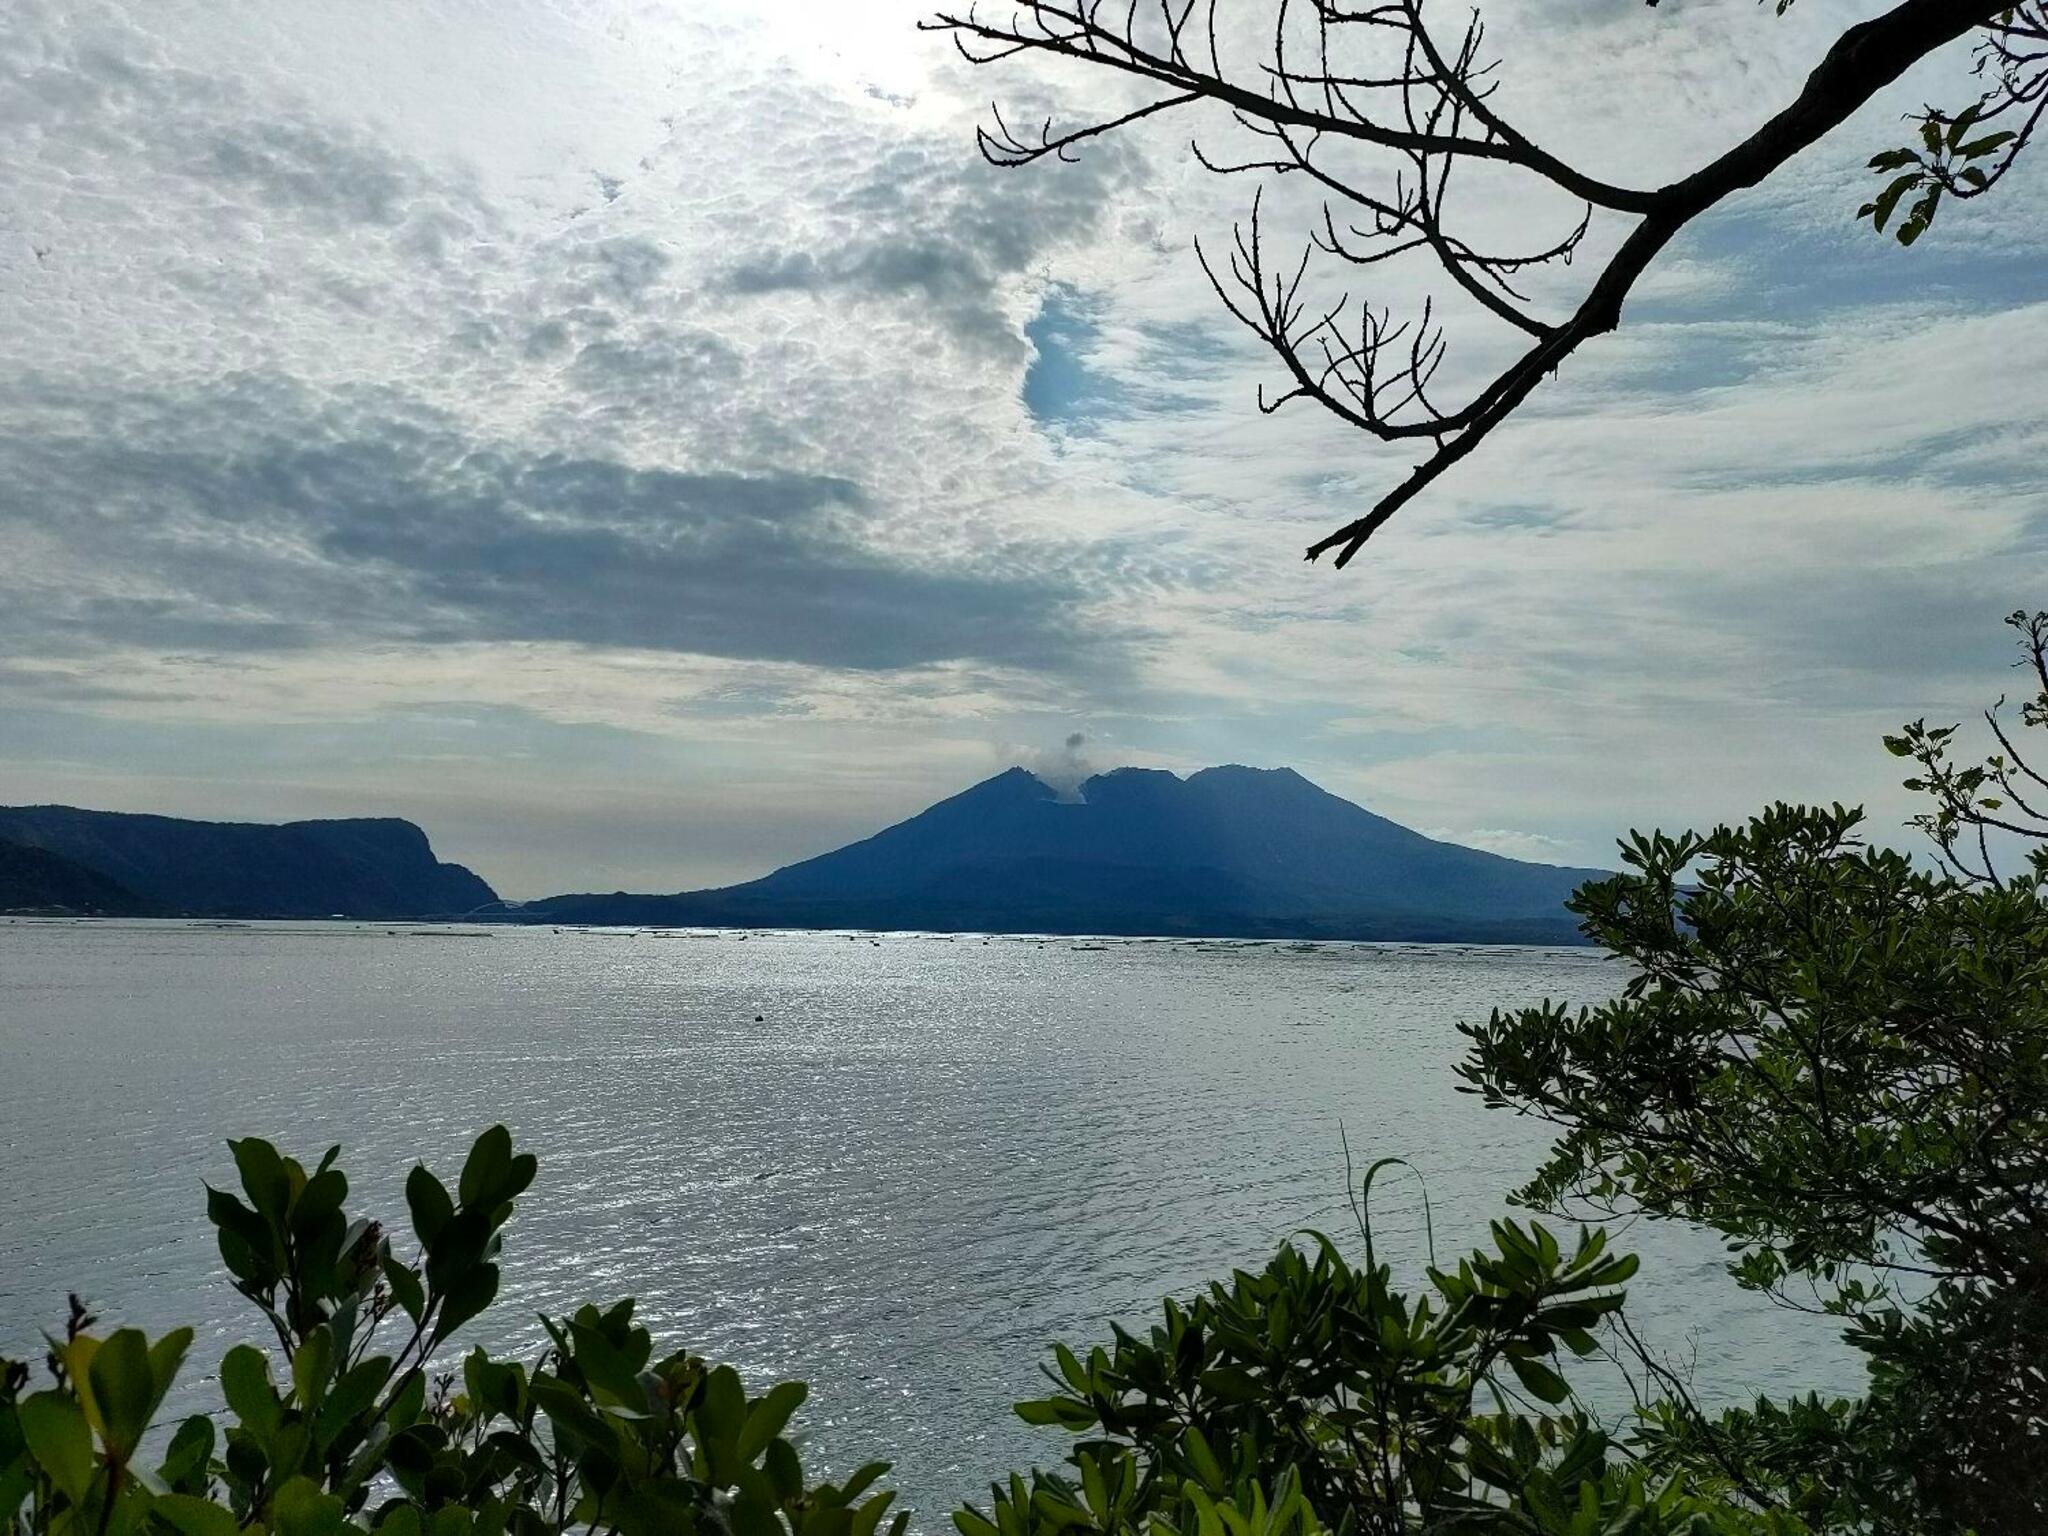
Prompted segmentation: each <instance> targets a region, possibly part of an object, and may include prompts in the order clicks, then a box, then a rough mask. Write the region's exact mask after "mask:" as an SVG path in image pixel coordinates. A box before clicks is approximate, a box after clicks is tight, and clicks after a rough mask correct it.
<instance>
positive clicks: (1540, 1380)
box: [1508, 1355, 1572, 1405]
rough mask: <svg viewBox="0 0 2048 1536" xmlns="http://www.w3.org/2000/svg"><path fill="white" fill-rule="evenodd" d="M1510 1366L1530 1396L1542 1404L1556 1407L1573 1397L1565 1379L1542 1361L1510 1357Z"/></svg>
mask: <svg viewBox="0 0 2048 1536" xmlns="http://www.w3.org/2000/svg"><path fill="white" fill-rule="evenodd" d="M1508 1365H1509V1366H1510V1367H1512V1368H1513V1370H1514V1373H1515V1376H1516V1378H1517V1379H1518V1380H1519V1381H1520V1382H1521V1383H1522V1385H1523V1386H1524V1387H1527V1388H1528V1389H1529V1392H1530V1395H1531V1396H1533V1397H1535V1398H1536V1399H1537V1400H1538V1401H1540V1402H1545V1403H1550V1404H1553V1405H1554V1404H1557V1403H1561V1402H1563V1401H1564V1400H1565V1399H1566V1398H1568V1397H1570V1396H1571V1395H1572V1389H1571V1388H1570V1387H1569V1386H1567V1385H1566V1384H1565V1379H1564V1378H1563V1377H1562V1376H1560V1375H1558V1374H1557V1372H1555V1371H1553V1370H1552V1369H1551V1368H1550V1367H1549V1366H1547V1365H1545V1364H1544V1363H1543V1362H1542V1361H1540V1360H1522V1359H1517V1358H1516V1357H1515V1356H1513V1355H1510V1356H1508Z"/></svg>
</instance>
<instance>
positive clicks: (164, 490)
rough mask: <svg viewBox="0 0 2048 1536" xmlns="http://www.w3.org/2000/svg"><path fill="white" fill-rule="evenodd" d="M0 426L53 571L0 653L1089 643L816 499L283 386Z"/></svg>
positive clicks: (1057, 660)
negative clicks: (543, 447)
mask: <svg viewBox="0 0 2048 1536" xmlns="http://www.w3.org/2000/svg"><path fill="white" fill-rule="evenodd" d="M302 407H303V408H302ZM4 423H5V424H4V427H0V484H5V485H6V487H7V491H6V493H5V496H4V498H0V530H5V534H6V536H7V537H8V538H9V539H10V540H13V541H16V542H17V543H18V546H19V547H23V548H41V549H44V550H45V551H50V550H51V546H52V545H53V544H54V546H55V550H54V552H50V553H46V554H45V556H44V557H43V562H42V564H43V569H42V570H41V572H40V579H39V578H38V574H37V572H36V571H34V570H31V571H29V572H28V573H26V576H27V584H26V587H25V588H22V587H17V592H18V594H19V600H18V601H16V602H14V603H12V604H10V605H9V607H8V610H7V616H6V618H5V619H4V620H0V627H4V630H5V631H9V632H11V633H8V634H7V635H6V639H7V642H8V644H9V646H10V647H26V646H27V645H28V644H29V643H30V642H31V641H32V640H33V639H35V638H37V637H40V638H41V640H42V643H43V644H44V645H45V646H46V647H47V646H48V645H49V643H50V642H51V641H52V640H53V639H55V638H56V637H59V636H64V637H68V638H69V640H70V641H71V643H72V644H73V645H75V646H83V647H87V648H90V647H92V646H95V645H108V646H119V645H141V646H152V645H154V646H162V645H180V644H183V645H212V646H217V647H222V648H227V649H263V648H275V647H291V646H298V645H310V644H317V643H322V642H339V641H345V642H350V643H355V642H361V641H365V640H369V641H467V640H551V641H562V642H569V643H575V644H586V645H597V646H609V647H621V648H635V649H646V650H657V651H676V652H688V653H693V654H700V655H707V656H716V657H728V658H733V659H736V660H767V661H792V662H801V663H808V664H813V665H819V666H831V667H841V668H853V669H878V668H898V667H913V666H920V665H928V664H933V663H939V662H947V661H957V660H969V661H978V662H984V663H991V664H997V665H1005V666H1013V667H1021V668H1027V669H1051V668H1058V667H1061V666H1064V665H1066V664H1068V663H1069V662H1071V661H1072V660H1073V659H1074V656H1075V653H1076V651H1077V649H1078V648H1080V647H1081V646H1082V645H1083V644H1084V643H1085V642H1086V641H1088V640H1089V639H1090V631H1089V626H1088V623H1087V620H1086V617H1085V612H1084V604H1083V601H1082V593H1081V591H1080V589H1079V587H1078V586H1077V585H1076V583H1075V581H1074V579H1073V577H1072V576H1071V574H1069V575H1066V576H1027V575H1018V574H1013V573H1011V572H1009V571H1006V570H1001V569H994V568H991V567H988V566H985V565H980V564H976V563H974V562H972V561H964V562H963V561H960V560H953V561H948V562H921V561H915V560H911V559H907V558H905V557H903V556H901V555H894V554H889V553H885V552H883V551H882V550H879V549H877V548H874V547H871V545H870V544H869V543H868V542H867V541H866V540H864V538H863V527H864V524H865V522H866V520H867V518H868V516H869V512H870V507H869V499H868V497H867V496H866V495H865V493H864V492H863V491H862V490H861V488H860V487H859V486H857V485H855V484H854V483H852V482H851V481H848V480H845V479H841V478H837V477H833V476H827V475H814V474H803V473H793V472H776V471H762V472H758V473H747V474H742V473H733V472H706V473H690V472H683V471H677V470H673V469H665V468H658V467H657V468H647V467H638V466H634V465H630V464H626V463H622V462H618V461H616V460H608V459H601V458H594V457H578V456H575V455H570V454H562V453H530V452H522V451H520V450H519V449H518V448H516V447H510V446H505V445H494V444H488V443H480V442H478V441H476V440H474V439H472V438H470V437H468V436H465V435H463V434H462V433H460V432H459V431H457V430H456V429H455V428H454V427H453V426H452V425H451V424H450V423H448V422H446V421H444V420H440V419H437V418H435V417H433V416H430V415H426V414H423V413H418V412H414V413H412V414H411V415H409V416H400V415H395V414H391V413H390V411H389V410H388V409H387V410H379V409H377V408H376V406H375V405H370V406H359V407H357V408H354V409H348V408H344V407H342V406H339V405H333V404H329V405H326V406H310V405H307V404H306V403H305V402H303V401H301V400H300V399H299V397H298V396H297V394H296V392H294V391H292V390H290V389H288V388H281V387H279V386H277V385H276V384H275V383H274V382H273V383H265V384H259V383H257V382H255V381H250V382H248V383H247V384H245V385H244V387H242V388H241V389H239V390H236V391H230V392H226V393H223V394H220V395H216V396H210V397H205V398H199V399H190V398H187V399H180V400H176V401H172V400H164V399H157V398H136V399H129V400H123V401H118V402H115V401H110V400H109V399H107V398H106V397H104V396H95V397H91V398H87V399H79V400H73V401H69V402H66V401H64V400H63V399H62V398H61V397H54V396H53V394H52V392H50V391H47V390H45V391H43V392H42V393H41V395H40V398H39V401H38V402H36V403H35V404H33V405H32V404H31V403H30V402H27V401H20V400H17V401H15V402H13V403H12V406H11V408H9V409H7V410H6V411H5V415H4ZM19 580H21V576H20V574H18V575H17V581H19Z"/></svg>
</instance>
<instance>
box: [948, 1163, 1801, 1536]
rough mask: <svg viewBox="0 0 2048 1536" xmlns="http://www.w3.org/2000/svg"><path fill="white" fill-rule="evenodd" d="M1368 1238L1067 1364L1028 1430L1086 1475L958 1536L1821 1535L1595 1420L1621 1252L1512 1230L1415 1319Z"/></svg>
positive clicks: (1418, 1302)
mask: <svg viewBox="0 0 2048 1536" xmlns="http://www.w3.org/2000/svg"><path fill="white" fill-rule="evenodd" d="M1366 1187H1367V1191H1368V1193H1369V1192H1370V1188H1371V1178H1370V1176H1368V1178H1367V1182H1366ZM1361 1228H1362V1230H1363V1232H1364V1235H1365V1239H1366V1258H1365V1263H1364V1265H1363V1266H1362V1267H1356V1268H1354V1267H1353V1266H1352V1265H1350V1264H1349V1263H1347V1262H1346V1260H1345V1259H1344V1257H1343V1255H1342V1254H1341V1253H1340V1252H1339V1251H1338V1249H1337V1248H1336V1246H1335V1245H1334V1244H1333V1243H1331V1242H1330V1241H1329V1240H1328V1239H1327V1238H1324V1237H1321V1236H1320V1235H1315V1236H1314V1241H1313V1246H1312V1248H1311V1249H1310V1250H1309V1251H1307V1252H1303V1251H1301V1250H1299V1249H1297V1248H1294V1247H1292V1246H1289V1247H1284V1248H1282V1249H1281V1250H1280V1252H1279V1253H1278V1255H1276V1256H1275V1258H1274V1259H1273V1261H1272V1262H1271V1263H1270V1264H1269V1265H1267V1267H1266V1268H1265V1269H1264V1270H1263V1271H1262V1272H1260V1273H1258V1274H1250V1273H1246V1272H1244V1271H1239V1272H1238V1273H1236V1274H1235V1275H1233V1276H1232V1278H1231V1280H1230V1282H1229V1283H1228V1284H1217V1285H1213V1286H1211V1287H1210V1288H1209V1290H1208V1292H1207V1293H1206V1294H1205V1295H1202V1296H1199V1297H1196V1298H1195V1299H1193V1300H1192V1301H1190V1302H1188V1303H1186V1304H1185V1305H1183V1304H1181V1303H1178V1302H1174V1301H1171V1300H1169V1301H1168V1302H1166V1303H1165V1307H1164V1316H1163V1318H1162V1320H1161V1321H1160V1322H1159V1323H1157V1324H1156V1325H1154V1326H1153V1327H1152V1328H1151V1330H1150V1331H1149V1333H1148V1334H1147V1335H1146V1336H1145V1337H1142V1338H1140V1337H1138V1336H1136V1335H1134V1334H1132V1333H1130V1332H1128V1331H1126V1330H1124V1329H1122V1328H1118V1329H1117V1330H1116V1331H1115V1342H1114V1345H1113V1347H1111V1348H1109V1349H1102V1348H1097V1349H1093V1350H1091V1351H1089V1353H1088V1355H1087V1356H1086V1358H1085V1359H1084V1358H1083V1357H1081V1356H1079V1355H1077V1354H1076V1353H1074V1352H1073V1351H1072V1350H1070V1349H1068V1348H1066V1347H1065V1346H1059V1347H1058V1348H1057V1349H1056V1351H1055V1360H1056V1366H1054V1367H1048V1372H1047V1373H1048V1376H1049V1377H1050V1379H1051V1380H1052V1383H1053V1385H1054V1388H1055V1391H1054V1393H1053V1395H1052V1396H1050V1397H1047V1398H1044V1399H1040V1400H1037V1401H1033V1402H1026V1403H1020V1404H1019V1405H1018V1412H1019V1413H1020V1414H1022V1415H1023V1417H1024V1418H1025V1419H1026V1420H1027V1421H1029V1422H1031V1423H1036V1424H1049V1425H1058V1426H1060V1427H1061V1428H1064V1429H1067V1430H1069V1431H1072V1432H1073V1433H1074V1434H1076V1435H1078V1436H1081V1437H1082V1438H1081V1439H1080V1440H1079V1442H1078V1443H1077V1445H1076V1447H1075V1449H1074V1451H1073V1453H1072V1455H1071V1456H1070V1457H1069V1464H1070V1467H1071V1468H1072V1470H1073V1472H1074V1473H1075V1474H1077V1476H1067V1475H1061V1474H1056V1473H1048V1472H1038V1473H1034V1474H1033V1475H1032V1477H1031V1478H1030V1479H1029V1480H1028V1481H1027V1480H1026V1479H1024V1478H1022V1477H1012V1478H1011V1479H1010V1480H1009V1482H1008V1484H1007V1485H1001V1484H999V1485H997V1486H996V1487H995V1488H994V1489H993V1490H992V1503H991V1506H990V1508H989V1509H988V1510H986V1511H983V1510H980V1509H973V1508H970V1509H966V1510H962V1511H961V1512H960V1513H958V1514H956V1515H955V1516H954V1523H955V1524H956V1525H957V1526H958V1528H959V1530H960V1533H961V1536H1060V1533H1063V1532H1073V1533H1077V1536H1095V1533H1099V1536H1117V1533H1125V1532H1128V1533H1139V1532H1145V1531H1150V1532H1153V1533H1186V1536H1296V1533H1298V1536H1316V1533H1317V1532H1318V1531H1319V1530H1320V1529H1321V1528H1322V1527H1321V1525H1319V1523H1318V1519H1319V1516H1320V1518H1321V1519H1322V1520H1323V1521H1326V1522H1328V1523H1329V1524H1330V1525H1331V1526H1333V1527H1334V1528H1335V1529H1336V1530H1337V1531H1339V1532H1356V1533H1358V1536H1382V1533H1384V1536H1396V1533H1404V1532H1441V1533H1450V1532H1469V1533H1474V1536H1510V1533H1513V1536H1537V1533H1542V1536H1596V1533H1607V1532H1613V1533H1620V1532H1632V1533H1637V1536H1661V1533H1667V1532H1688V1533H1696V1536H1714V1533H1724V1536H1733V1533H1737V1532H1766V1531H1779V1532H1790V1531H1796V1530H1800V1529H1803V1528H1802V1527H1800V1526H1799V1525H1798V1524H1797V1523H1796V1522H1792V1521H1788V1520H1779V1519H1772V1518H1768V1517H1760V1516H1757V1515H1755V1514H1753V1513H1751V1512H1749V1511H1747V1510H1745V1509H1743V1508H1742V1507H1740V1505H1739V1504H1738V1503H1736V1502H1735V1501H1730V1500H1722V1499H1718V1498H1703V1497H1700V1496H1698V1495H1697V1494H1695V1493H1693V1492H1691V1491H1689V1490H1688V1488H1687V1486H1686V1485H1685V1483H1684V1481H1683V1480H1682V1479H1679V1478H1675V1477H1669V1476H1658V1475H1654V1474H1653V1473H1652V1472H1651V1471H1650V1470H1649V1469H1648V1468H1647V1467H1645V1466H1644V1465H1643V1464H1642V1463H1641V1462H1640V1460H1639V1459H1637V1458H1636V1457H1634V1456H1633V1455H1632V1454H1631V1453H1630V1452H1629V1450H1628V1448H1627V1447H1625V1446H1622V1445H1619V1444H1617V1443H1616V1442H1615V1441H1613V1440H1612V1439H1610V1437H1609V1434H1608V1433H1607V1431H1606V1430H1604V1429H1603V1428H1602V1427H1601V1426H1600V1425H1599V1424H1597V1423H1596V1422H1594V1421H1593V1420H1592V1419H1591V1418H1590V1417H1588V1416H1587V1415H1586V1414H1585V1413H1584V1412H1583V1411H1581V1410H1580V1409H1579V1408H1578V1407H1577V1405H1576V1403H1575V1402H1574V1400H1573V1398H1572V1393H1571V1388H1570V1386H1569V1385H1568V1383H1567V1381H1566V1379H1565V1377H1564V1376H1563V1374H1562V1373H1561V1372H1560V1370H1559V1366H1560V1365H1562V1364H1563V1363H1564V1362H1565V1359H1566V1358H1567V1357H1570V1356H1583V1355H1590V1354H1592V1353H1594V1351H1595V1349H1596V1348H1597V1345H1596V1341H1595V1338H1594V1332H1593V1330H1595V1329H1596V1328H1598V1327H1600V1326H1601V1324H1602V1322H1603V1320H1604V1319H1606V1318H1608V1317H1609V1316H1611V1315H1612V1314H1614V1313H1615V1312H1617V1311H1618V1310H1619V1309H1620V1307H1621V1306H1622V1302H1623V1293H1622V1292H1621V1290H1620V1289H1619V1286H1620V1285H1621V1284H1622V1282H1624V1281H1625V1280H1627V1279H1628V1277H1629V1276H1630V1275H1632V1274H1633V1273H1634V1272H1635V1268H1636V1261H1635V1259H1634V1258H1633V1257H1630V1256H1617V1255H1614V1254H1611V1253H1609V1252H1608V1251H1607V1247H1606V1239H1605V1236H1604V1234H1601V1233H1598V1232H1593V1233H1588V1232H1584V1231H1583V1230H1582V1231H1581V1233H1580V1235H1579V1238H1578V1241H1577V1243H1576V1245H1575V1246H1574V1247H1573V1248H1572V1249H1570V1250H1569V1251H1567V1250H1566V1249H1565V1248H1563V1247H1562V1246H1561V1245H1560V1244H1559V1242H1558V1241H1557V1239H1556V1238H1555V1237H1554V1236H1553V1235H1552V1234H1551V1233H1550V1232H1548V1231H1547V1230H1545V1229H1544V1228H1543V1227H1541V1226H1531V1227H1523V1226H1520V1225H1518V1224H1516V1223H1513V1222H1501V1223H1497V1224H1496V1225H1495V1226H1494V1229H1493V1239H1494V1248H1493V1251H1491V1252H1488V1251H1484V1250H1479V1251H1475V1252H1473V1253H1472V1254H1471V1255H1470V1256H1469V1257H1468V1258H1466V1259H1465V1260H1463V1261H1462V1262H1460V1263H1459V1264H1458V1266H1457V1267H1456V1269H1455V1270H1452V1271H1444V1270H1440V1269H1436V1268H1432V1269H1431V1270H1430V1272H1429V1283H1430V1293H1429V1294H1427V1295H1424V1296H1421V1297H1418V1298H1414V1299H1412V1300H1411V1299H1410V1298H1409V1297H1408V1296H1405V1295H1403V1294H1402V1293H1400V1292H1398V1291H1396V1290H1395V1289H1394V1288H1393V1285H1392V1280H1391V1274H1390V1270H1389V1267H1388V1266H1387V1265H1385V1264H1383V1263H1379V1262H1377V1260H1376V1257H1375V1255H1374V1254H1373V1252H1372V1242H1371V1235H1370V1229H1369V1227H1367V1226H1366V1225H1365V1223H1364V1222H1363V1220H1361Z"/></svg>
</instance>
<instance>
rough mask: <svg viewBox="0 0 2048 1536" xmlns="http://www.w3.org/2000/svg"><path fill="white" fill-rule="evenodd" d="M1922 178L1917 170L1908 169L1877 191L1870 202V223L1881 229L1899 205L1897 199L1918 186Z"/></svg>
mask: <svg viewBox="0 0 2048 1536" xmlns="http://www.w3.org/2000/svg"><path fill="white" fill-rule="evenodd" d="M1924 179H1925V178H1924V177H1923V176H1922V174H1921V173H1920V172H1919V171H1909V172H1907V173H1906V174H1905V175H1904V176H1901V177H1899V178H1898V179H1897V180H1895V181H1893V182H1892V183H1891V184H1890V185H1889V186H1887V187H1886V188H1885V189H1884V190H1883V191H1882V192H1880V193H1878V194H1877V200H1876V201H1875V202H1873V203H1871V204H1870V209H1871V223H1872V224H1874V225H1875V226H1876V227H1877V228H1878V229H1879V230H1882V229H1883V228H1884V227H1885V225H1886V224H1887V223H1888V222H1890V220H1891V216H1892V210H1894V209H1895V208H1897V207H1898V206H1899V199H1900V198H1902V197H1904V196H1905V195H1906V194H1907V193H1908V192H1910V191H1912V190H1913V188H1915V187H1917V186H1919V185H1920V183H1921V182H1922V181H1923V180H1924Z"/></svg>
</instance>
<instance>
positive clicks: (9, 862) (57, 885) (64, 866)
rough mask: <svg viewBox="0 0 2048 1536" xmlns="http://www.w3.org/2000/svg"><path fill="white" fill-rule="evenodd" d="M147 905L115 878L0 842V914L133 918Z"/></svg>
mask: <svg viewBox="0 0 2048 1536" xmlns="http://www.w3.org/2000/svg"><path fill="white" fill-rule="evenodd" d="M148 910H149V904H148V903H147V902H145V901H144V900H143V899H142V898H141V897H140V896H137V895H136V894H135V893H134V892H133V891H131V890H129V889H128V888H127V887H126V886H124V885H122V884H121V883H120V882H119V881H117V880H109V879H108V878H107V877H106V876H105V875H103V874H100V873H99V872H98V871H97V870H91V869H87V868H86V867H85V866H84V865H83V864H80V863H77V862H76V861H75V860H72V859H67V858H65V857H64V856H63V855H62V854H58V853H52V852H51V851H50V850H49V849H47V848H28V847H24V846H23V845H22V844H20V843H8V842H0V912H50V913H65V914H69V915H74V916H82V917H133V916H137V915H140V914H141V913H144V912H146V911H148Z"/></svg>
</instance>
